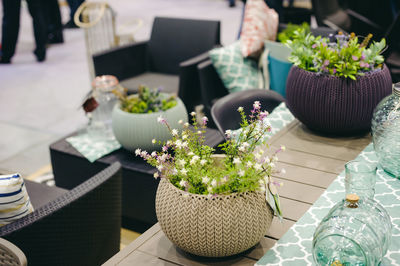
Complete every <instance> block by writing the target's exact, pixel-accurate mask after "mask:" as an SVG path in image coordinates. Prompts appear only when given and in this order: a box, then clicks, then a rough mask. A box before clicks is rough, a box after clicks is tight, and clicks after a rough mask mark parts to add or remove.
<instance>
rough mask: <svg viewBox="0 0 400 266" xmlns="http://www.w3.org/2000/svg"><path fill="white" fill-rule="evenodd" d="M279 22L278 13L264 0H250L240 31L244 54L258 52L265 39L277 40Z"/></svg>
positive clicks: (245, 55)
mask: <svg viewBox="0 0 400 266" xmlns="http://www.w3.org/2000/svg"><path fill="white" fill-rule="evenodd" d="M278 23H279V19H278V14H277V13H276V11H275V10H273V9H272V8H269V7H268V6H267V4H265V2H264V0H248V1H247V2H246V6H245V13H244V19H243V27H242V32H241V33H240V40H241V41H242V42H241V51H242V55H243V56H244V57H247V56H249V55H252V54H257V53H258V52H259V51H260V50H261V49H262V48H263V46H264V41H265V40H275V38H276V34H277V32H278Z"/></svg>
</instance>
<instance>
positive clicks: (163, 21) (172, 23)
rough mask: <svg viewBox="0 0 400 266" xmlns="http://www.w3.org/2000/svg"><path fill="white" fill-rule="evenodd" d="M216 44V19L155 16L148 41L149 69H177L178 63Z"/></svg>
mask: <svg viewBox="0 0 400 266" xmlns="http://www.w3.org/2000/svg"><path fill="white" fill-rule="evenodd" d="M219 44H220V22H219V21H212V20H194V19H180V18H165V17H156V18H155V19H154V23H153V28H152V32H151V37H150V40H149V43H148V63H149V68H150V71H153V72H160V73H165V74H174V75H177V74H178V73H179V63H181V62H183V61H185V60H187V59H189V58H192V57H194V56H197V55H199V54H201V53H204V52H207V51H209V50H211V49H212V48H213V47H214V46H215V45H219Z"/></svg>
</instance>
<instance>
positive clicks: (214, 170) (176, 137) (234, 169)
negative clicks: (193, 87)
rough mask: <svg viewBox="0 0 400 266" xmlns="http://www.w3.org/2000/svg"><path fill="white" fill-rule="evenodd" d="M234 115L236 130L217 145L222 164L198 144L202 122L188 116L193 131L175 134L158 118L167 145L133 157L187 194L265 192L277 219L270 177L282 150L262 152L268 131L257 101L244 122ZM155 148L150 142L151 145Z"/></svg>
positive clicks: (201, 140)
mask: <svg viewBox="0 0 400 266" xmlns="http://www.w3.org/2000/svg"><path fill="white" fill-rule="evenodd" d="M238 111H239V113H240V115H241V117H242V123H241V129H239V130H237V131H231V130H227V131H226V135H227V138H228V140H227V141H226V142H225V143H224V144H221V145H220V146H221V149H222V150H223V151H224V152H225V153H226V155H225V156H223V157H222V158H221V156H216V155H214V152H215V150H214V149H213V148H211V147H209V146H207V145H205V144H204V141H205V139H204V134H205V128H206V124H207V121H208V119H207V117H203V118H202V120H201V122H198V121H197V120H196V113H194V112H192V113H191V116H192V122H193V123H192V124H193V127H190V126H189V123H185V124H184V125H183V130H181V131H179V130H177V129H172V128H170V126H169V124H168V122H167V121H166V120H165V119H164V118H162V117H159V118H158V121H159V122H160V123H162V124H165V125H166V127H167V128H168V130H169V131H170V133H171V136H172V139H171V140H169V141H167V142H166V143H162V144H163V147H162V150H161V151H160V152H156V151H153V152H152V153H150V154H149V153H148V152H146V151H142V150H140V149H137V150H136V151H135V153H136V155H137V156H141V157H142V158H144V159H145V160H146V161H147V162H148V163H149V164H150V165H152V166H155V167H157V169H158V172H156V173H155V175H154V177H155V178H158V177H162V178H167V179H168V180H169V181H170V182H171V183H172V184H173V185H174V186H176V187H177V188H179V189H181V190H184V191H186V192H188V193H194V194H204V195H209V196H210V197H212V196H213V195H216V194H230V193H235V192H249V191H266V196H267V200H268V202H269V204H270V205H271V206H272V207H273V209H274V210H275V212H276V213H277V214H278V215H281V210H280V204H279V195H278V193H277V189H276V186H280V183H278V182H275V181H274V180H273V178H272V176H271V174H272V173H273V172H276V170H275V163H276V162H277V161H278V157H277V153H278V152H280V151H282V150H284V149H285V148H284V147H283V146H282V147H281V148H280V149H278V150H277V151H274V152H272V153H269V154H267V152H266V151H265V150H266V148H265V147H266V146H267V144H266V142H267V138H265V133H266V132H269V131H270V130H271V128H270V126H269V125H268V124H267V123H266V122H265V120H264V118H265V117H266V116H267V115H268V113H267V112H266V111H261V106H260V103H259V102H258V101H256V102H255V103H254V105H253V109H252V110H251V115H250V116H249V119H247V118H246V115H245V114H244V111H243V108H242V107H239V109H238ZM156 142H157V141H156V140H155V139H154V140H153V143H156ZM281 171H282V172H283V171H284V170H281Z"/></svg>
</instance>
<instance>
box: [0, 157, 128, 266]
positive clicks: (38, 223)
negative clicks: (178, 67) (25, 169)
mask: <svg viewBox="0 0 400 266" xmlns="http://www.w3.org/2000/svg"><path fill="white" fill-rule="evenodd" d="M120 168H121V165H120V164H119V163H118V162H117V163H114V164H112V165H111V166H109V167H107V168H106V169H104V170H103V171H101V172H100V173H98V174H96V175H95V176H93V177H91V178H90V179H89V180H87V181H86V182H84V183H82V184H80V185H79V186H77V187H75V188H74V189H72V190H70V191H66V192H65V193H63V194H62V195H60V196H57V197H56V198H54V199H53V200H51V201H50V202H48V203H46V204H44V205H43V206H41V207H39V208H36V209H35V211H34V212H33V213H30V214H28V215H27V216H24V217H23V218H21V219H19V220H16V221H15V222H13V223H10V224H7V225H5V226H3V227H0V236H1V237H3V238H5V239H7V240H8V241H10V242H12V243H14V244H15V245H17V246H18V247H19V248H20V249H21V250H22V251H23V252H24V253H25V255H26V257H27V259H28V262H29V265H30V266H31V265H52V266H54V265H100V264H102V263H104V262H105V261H106V260H107V259H109V258H110V257H112V256H113V255H114V254H115V253H117V252H118V251H119V247H120V228H121V175H120ZM36 189H38V188H36ZM27 190H28V194H29V193H30V192H29V190H30V187H29V186H27ZM30 194H32V195H33V194H34V193H30ZM32 195H31V197H33V196H32ZM32 202H34V199H33V198H32Z"/></svg>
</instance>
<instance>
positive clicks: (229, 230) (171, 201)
mask: <svg viewBox="0 0 400 266" xmlns="http://www.w3.org/2000/svg"><path fill="white" fill-rule="evenodd" d="M184 193H185V192H184V191H182V190H180V189H178V188H176V187H175V186H174V185H172V184H171V183H170V182H169V181H168V180H166V179H164V178H163V179H162V180H161V182H160V184H159V186H158V190H157V195H156V213H157V218H158V222H159V223H160V225H161V228H162V230H163V231H164V233H165V235H166V236H167V237H168V238H169V240H171V241H172V242H173V243H174V244H175V245H177V246H178V247H179V248H181V249H183V250H185V251H187V252H189V253H192V254H195V255H199V256H206V257H225V256H231V255H235V254H238V253H240V252H243V251H245V250H247V249H249V248H251V247H253V246H254V245H256V244H257V243H258V242H259V241H260V239H261V238H262V237H263V236H264V235H265V234H266V233H267V231H268V229H269V227H270V225H271V221H272V218H273V212H272V209H271V208H270V207H269V205H268V204H267V202H266V200H265V193H261V192H247V193H233V194H230V195H217V196H213V197H208V196H206V195H197V194H189V195H188V196H184Z"/></svg>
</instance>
